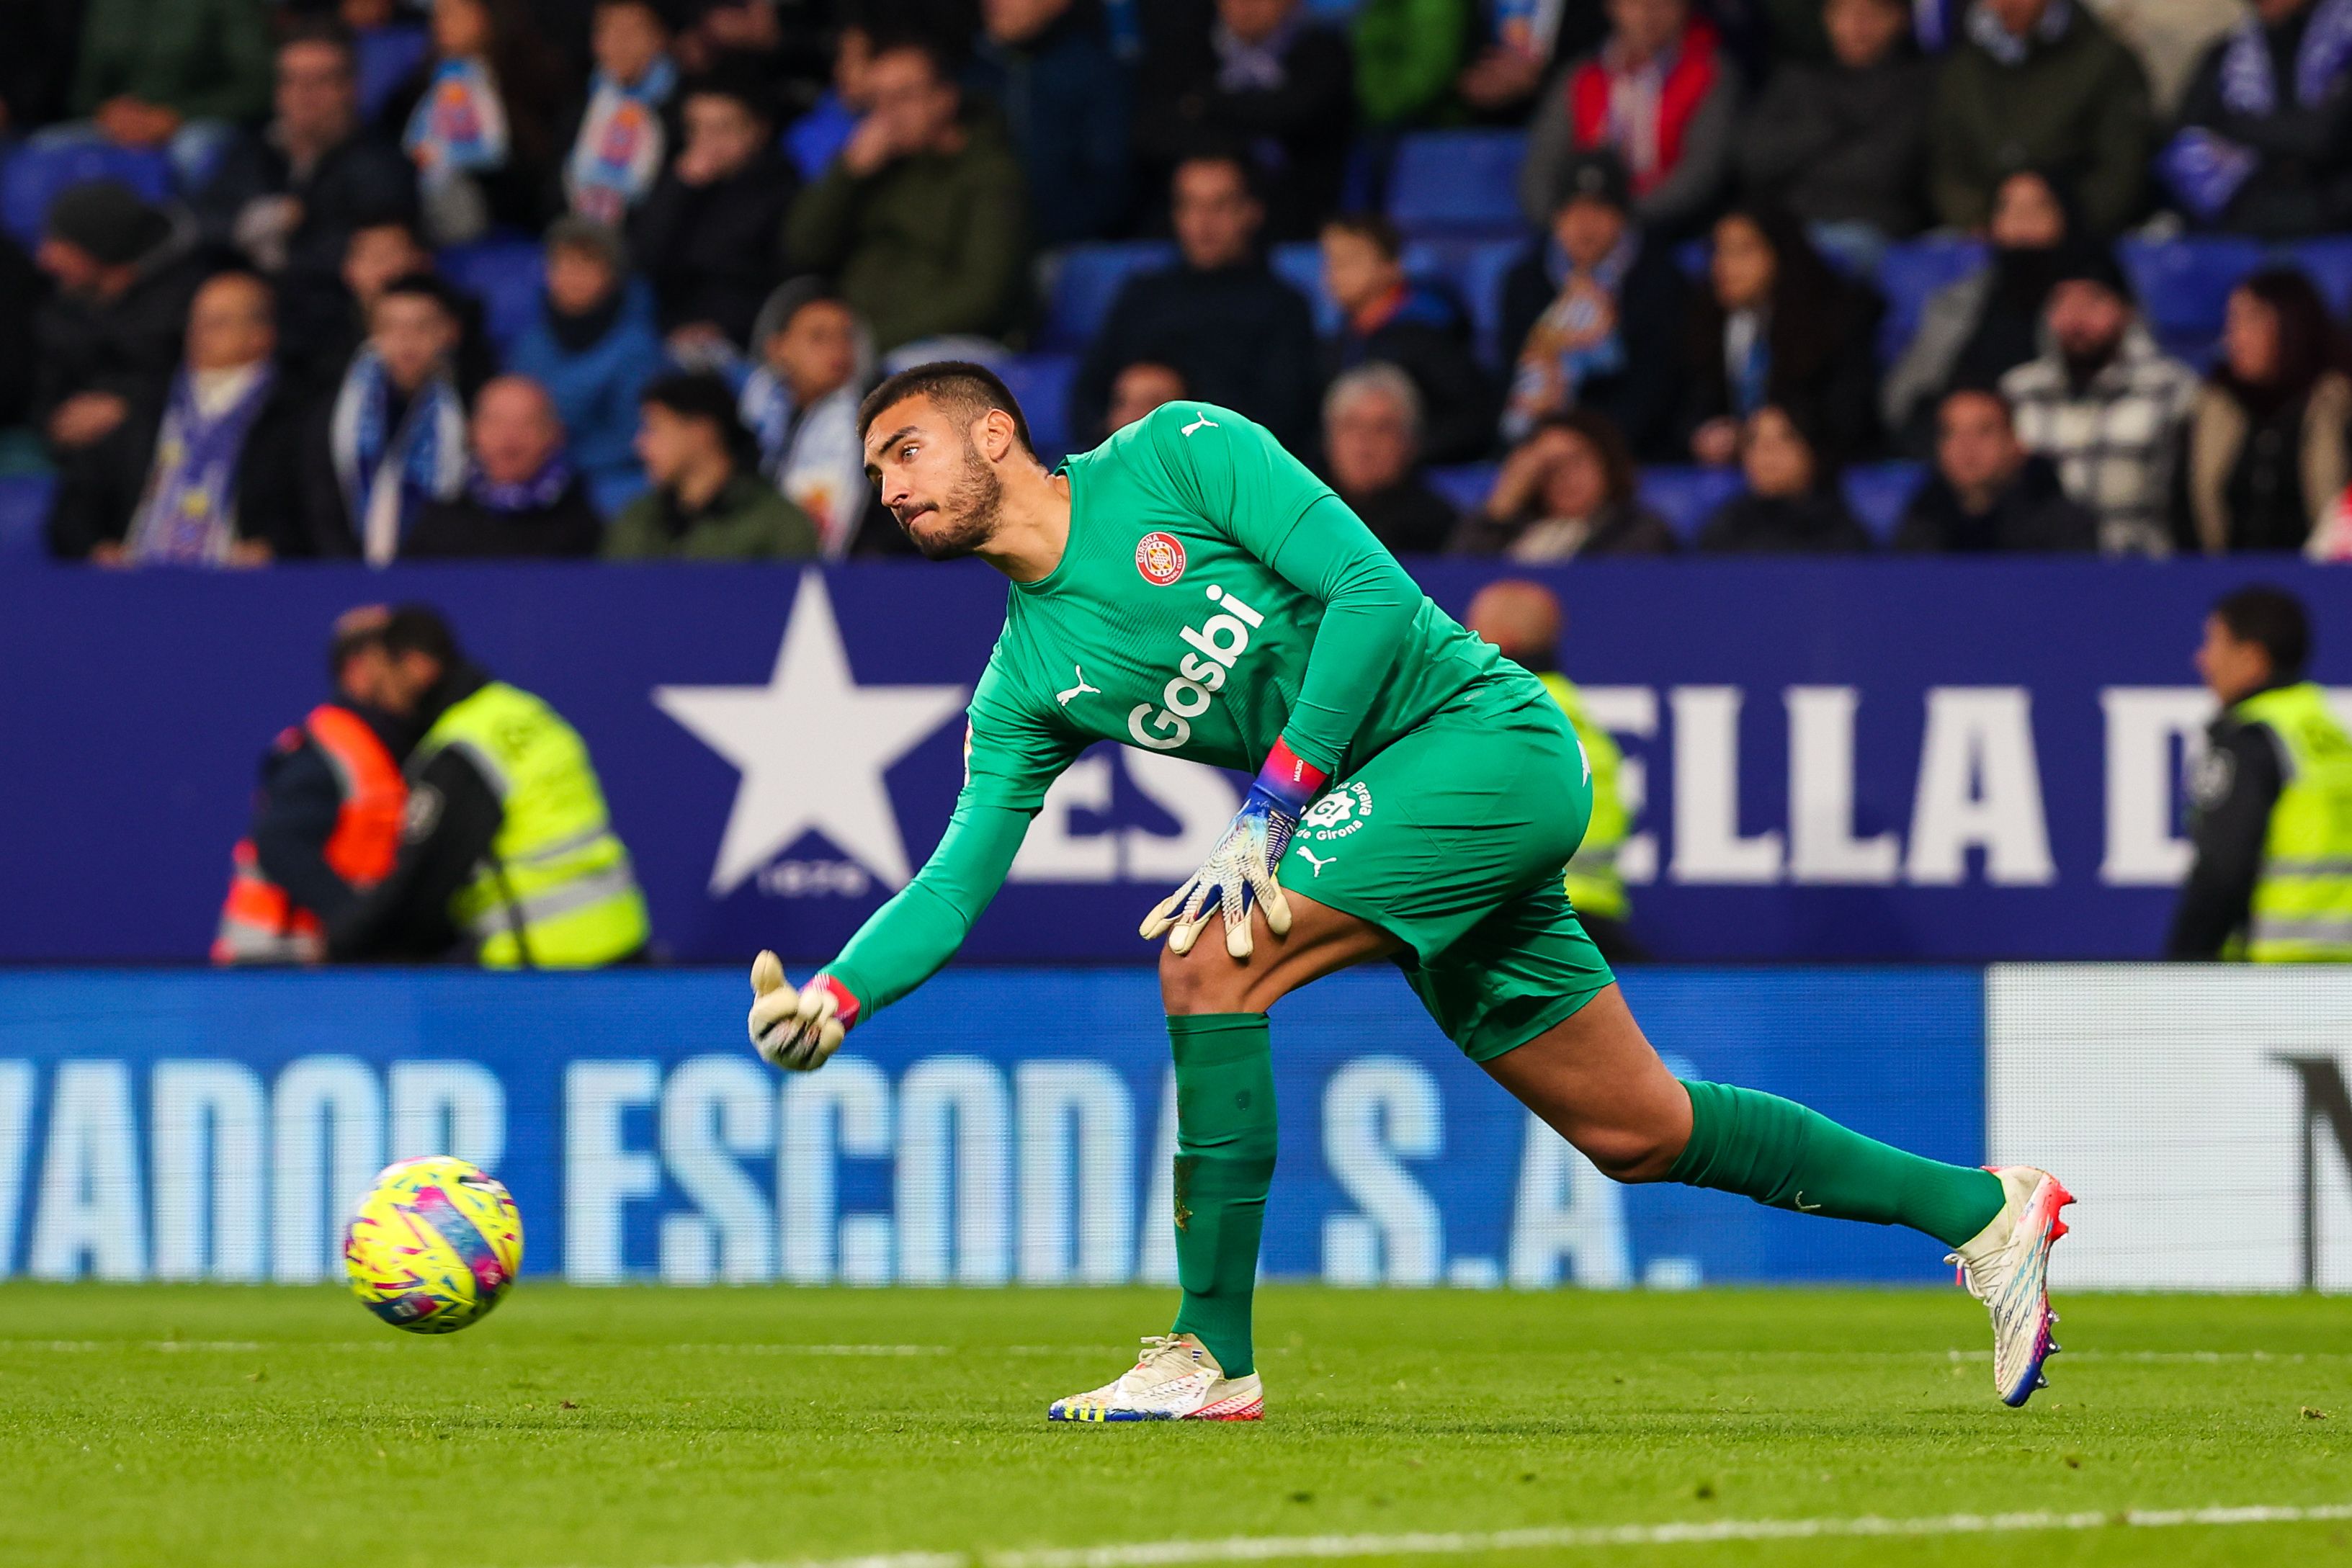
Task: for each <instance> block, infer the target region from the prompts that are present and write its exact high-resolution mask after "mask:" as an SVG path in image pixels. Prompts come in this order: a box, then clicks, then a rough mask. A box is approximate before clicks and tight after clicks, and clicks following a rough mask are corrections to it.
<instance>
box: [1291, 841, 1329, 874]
mask: <svg viewBox="0 0 2352 1568" xmlns="http://www.w3.org/2000/svg"><path fill="white" fill-rule="evenodd" d="M1298 858H1299V859H1301V860H1303V861H1305V862H1307V864H1309V865H1311V866H1313V867H1314V868H1315V874H1316V875H1317V876H1321V875H1322V874H1323V868H1324V867H1325V866H1327V865H1329V864H1330V863H1331V861H1336V860H1338V859H1339V856H1338V855H1333V856H1332V857H1331V858H1330V860H1326V859H1324V858H1323V857H1322V856H1321V855H1318V854H1317V853H1316V852H1314V851H1313V850H1310V849H1308V848H1307V846H1306V845H1305V844H1301V845H1299V846H1298Z"/></svg>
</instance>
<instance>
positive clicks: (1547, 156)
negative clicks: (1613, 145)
mask: <svg viewBox="0 0 2352 1568" xmlns="http://www.w3.org/2000/svg"><path fill="white" fill-rule="evenodd" d="M1578 63H1579V64H1581V63H1582V62H1578ZM1575 69H1576V66H1575V65H1571V66H1570V67H1569V68H1568V69H1567V70H1565V71H1562V72H1560V73H1559V75H1557V76H1555V77H1553V78H1551V79H1550V80H1549V81H1547V82H1546V83H1544V85H1543V87H1542V88H1541V89H1539V90H1538V93H1537V97H1536V116H1535V120H1534V121H1533V122H1532V123H1531V124H1529V125H1528V152H1527V156H1526V158H1525V159H1523V160H1522V161H1521V162H1520V163H1519V213H1520V215H1521V216H1523V217H1525V218H1526V219H1527V220H1528V227H1530V228H1533V229H1537V230H1548V229H1549V228H1550V227H1551V216H1552V207H1553V205H1554V204H1556V203H1557V202H1558V201H1559V188H1560V186H1559V182H1560V171H1561V170H1562V169H1564V168H1566V167H1567V165H1568V161H1569V159H1570V157H1571V156H1572V155H1574V153H1575V152H1576V123H1575V121H1574V120H1573V119H1572V118H1571V117H1570V113H1569V107H1568V82H1569V78H1570V75H1571V74H1572V73H1573V72H1574V71H1575Z"/></svg>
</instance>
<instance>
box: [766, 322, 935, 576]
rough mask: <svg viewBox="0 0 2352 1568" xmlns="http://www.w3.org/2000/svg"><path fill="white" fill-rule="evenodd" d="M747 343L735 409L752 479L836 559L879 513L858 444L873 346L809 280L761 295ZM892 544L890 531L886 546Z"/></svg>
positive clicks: (857, 324) (859, 327)
mask: <svg viewBox="0 0 2352 1568" xmlns="http://www.w3.org/2000/svg"><path fill="white" fill-rule="evenodd" d="M751 337H752V340H753V341H754V342H755V343H757V344H758V345H759V350H760V362H759V363H758V364H757V365H755V366H754V367H753V368H752V370H751V374H750V375H749V376H747V377H746V378H745V379H744V382H743V390H742V392H741V393H740V396H739V397H738V399H737V407H738V409H739V410H740V413H741V414H742V419H743V423H744V424H745V425H746V426H747V427H749V429H750V430H751V434H752V437H753V439H754V440H756V441H757V442H758V443H759V450H760V465H759V466H760V473H761V476H764V477H765V478H766V479H767V481H768V482H769V483H770V484H772V485H773V486H775V487H776V488H777V489H778V490H780V491H782V493H783V496H784V498H785V499H787V500H789V501H791V502H792V504H793V505H794V506H795V507H799V508H800V509H801V510H802V511H803V512H805V513H807V514H808V517H809V521H811V522H812V523H814V524H815V525H816V531H817V538H818V540H819V542H820V543H821V544H822V546H823V548H824V554H825V555H826V557H828V558H829V559H835V560H838V559H841V558H842V557H843V556H844V555H846V554H847V553H849V550H850V548H851V546H852V545H853V544H855V543H857V542H859V541H860V539H861V536H862V526H863V524H864V523H865V522H866V519H867V518H868V517H871V516H872V515H873V513H874V511H875V509H876V508H877V507H879V505H880V502H879V501H878V499H877V497H876V496H875V493H874V486H873V484H872V482H871V481H869V480H868V479H867V478H866V450H865V448H864V446H862V445H861V444H859V442H858V438H857V400H858V399H859V398H861V397H863V396H865V395H866V386H867V384H868V383H869V382H872V380H873V378H874V341H873V339H872V337H871V336H870V335H869V334H868V333H867V332H866V324H865V323H864V322H862V321H860V320H859V319H857V312H856V311H855V310H852V309H851V308H849V306H848V303H847V302H846V301H845V300H844V299H842V298H840V297H839V296H838V295H835V294H833V293H831V292H829V291H828V290H827V289H826V288H825V287H824V285H823V284H822V283H820V282H818V281H817V280H816V279H814V278H809V277H803V278H795V279H794V280H793V281H792V282H790V283H787V284H785V285H784V286H783V287H781V288H779V289H777V290H776V291H775V293H774V294H772V295H771V296H769V298H768V302H767V304H766V305H765V306H764V307H762V308H761V311H760V320H759V324H758V326H757V327H755V328H754V329H753V330H752V333H751ZM896 537H897V529H895V528H892V529H890V530H889V534H888V536H887V538H886V539H885V542H886V543H887V542H888V539H891V538H896Z"/></svg>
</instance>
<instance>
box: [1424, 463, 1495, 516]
mask: <svg viewBox="0 0 2352 1568" xmlns="http://www.w3.org/2000/svg"><path fill="white" fill-rule="evenodd" d="M1502 466H1503V465H1501V464H1499V463H1457V464H1454V465H1453V466H1451V467H1447V468H1430V469H1426V470H1424V471H1423V475H1422V477H1423V478H1424V479H1427V480H1428V481H1429V487H1430V488H1431V489H1433V490H1434V491H1436V492H1437V493H1438V494H1439V495H1441V496H1443V497H1445V501H1446V504H1447V505H1448V506H1450V507H1453V508H1454V510H1455V511H1457V512H1463V513H1469V512H1475V511H1476V510H1477V509H1478V508H1479V507H1483V506H1485V505H1486V493H1487V492H1488V491H1490V490H1492V489H1493V488H1494V487H1495V476H1496V474H1498V473H1500V472H1501V471H1502Z"/></svg>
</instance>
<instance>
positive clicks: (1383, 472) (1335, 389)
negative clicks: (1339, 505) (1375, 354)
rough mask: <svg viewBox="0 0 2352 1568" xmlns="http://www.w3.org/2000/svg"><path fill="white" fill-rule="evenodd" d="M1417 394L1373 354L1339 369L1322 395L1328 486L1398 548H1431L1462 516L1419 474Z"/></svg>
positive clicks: (1422, 551) (1426, 551)
mask: <svg viewBox="0 0 2352 1568" xmlns="http://www.w3.org/2000/svg"><path fill="white" fill-rule="evenodd" d="M1421 415H1422V403H1421V394H1420V393H1419V392H1415V391H1414V390H1413V384H1412V378H1411V377H1409V376H1407V375H1406V374H1405V373H1404V371H1401V370H1399V369H1398V368H1397V367H1396V366H1394V365H1391V364H1382V363H1380V362H1377V361H1375V362H1374V363H1372V364H1369V365H1359V366H1357V367H1356V368H1355V369H1354V370H1351V371H1342V372H1341V373H1340V375H1339V379H1338V380H1337V381H1334V382H1332V383H1331V390H1330V391H1329V392H1326V393H1324V395H1323V451H1324V454H1325V456H1326V457H1327V459H1328V465H1329V470H1330V476H1331V488H1332V489H1333V490H1335V491H1337V492H1339V499H1341V500H1342V501H1345V502H1347V503H1348V505H1349V507H1350V508H1351V509H1352V510H1353V511H1354V512H1355V514H1356V516H1358V517H1361V518H1362V519H1363V520H1364V526H1365V527H1366V528H1370V529H1371V530H1372V537H1373V538H1377V539H1379V540H1380V541H1381V543H1382V544H1384V545H1386V546H1388V547H1389V549H1391V551H1393V552H1395V553H1396V554H1398V555H1408V554H1412V555H1434V554H1435V553H1436V552H1438V551H1439V550H1442V549H1444V548H1445V545H1446V541H1447V540H1448V539H1449V538H1452V537H1453V534H1454V526H1455V525H1456V524H1457V523H1459V522H1460V521H1461V519H1460V518H1459V517H1456V516H1455V515H1454V508H1453V507H1452V506H1451V505H1449V504H1448V503H1447V502H1446V500H1445V498H1444V497H1442V496H1440V495H1438V493H1437V492H1436V491H1434V490H1433V489H1431V488H1430V487H1429V486H1427V485H1426V484H1424V483H1423V481H1422V477H1421Z"/></svg>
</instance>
